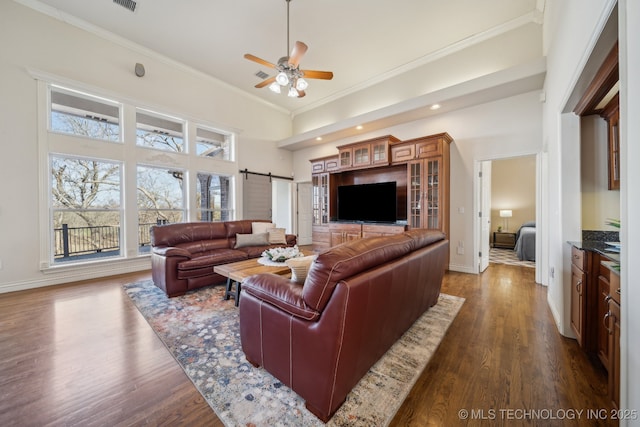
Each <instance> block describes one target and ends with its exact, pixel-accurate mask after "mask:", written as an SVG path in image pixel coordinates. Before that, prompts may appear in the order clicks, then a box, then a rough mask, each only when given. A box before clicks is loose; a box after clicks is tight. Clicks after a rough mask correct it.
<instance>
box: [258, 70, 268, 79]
mask: <svg viewBox="0 0 640 427" xmlns="http://www.w3.org/2000/svg"><path fill="white" fill-rule="evenodd" d="M256 77H258V78H260V79H263V80H264V79H266V78H267V77H269V74H267V73H265V72H264V71H258V72H257V73H256Z"/></svg>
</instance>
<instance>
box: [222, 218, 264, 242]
mask: <svg viewBox="0 0 640 427" xmlns="http://www.w3.org/2000/svg"><path fill="white" fill-rule="evenodd" d="M254 222H266V223H269V224H271V221H268V220H255V219H254V220H251V219H241V220H238V221H227V222H225V223H224V225H225V227H226V228H227V237H228V238H230V239H235V237H236V234H252V233H253V225H252V224H253V223H254Z"/></svg>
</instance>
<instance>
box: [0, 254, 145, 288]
mask: <svg viewBox="0 0 640 427" xmlns="http://www.w3.org/2000/svg"><path fill="white" fill-rule="evenodd" d="M150 268H151V262H150V260H149V257H143V258H136V259H132V260H120V261H114V262H108V263H95V264H92V265H83V266H75V267H71V266H68V267H67V266H65V267H64V268H60V269H56V268H49V269H47V270H46V271H43V277H41V278H38V279H31V280H24V281H20V282H13V283H6V284H0V294H2V293H7V292H15V291H24V290H27V289H34V288H43V287H46V286H53V285H61V284H64V283H71V282H77V281H80V280H89V279H96V278H100V277H108V276H116V275H119V274H126V273H135V272H138V271H144V270H150Z"/></svg>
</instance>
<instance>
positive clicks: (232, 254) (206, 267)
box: [178, 249, 248, 279]
mask: <svg viewBox="0 0 640 427" xmlns="http://www.w3.org/2000/svg"><path fill="white" fill-rule="evenodd" d="M247 258H248V257H247V254H246V253H245V252H242V251H236V250H233V249H218V250H215V251H211V252H209V253H206V254H204V255H201V256H199V257H196V258H193V259H190V260H186V261H182V262H179V263H178V278H180V279H186V278H190V277H199V276H203V275H207V274H208V275H211V274H213V267H214V266H216V265H220V264H228V263H230V262H236V261H242V260H245V259H247Z"/></svg>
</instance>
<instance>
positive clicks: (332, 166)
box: [324, 157, 340, 172]
mask: <svg viewBox="0 0 640 427" xmlns="http://www.w3.org/2000/svg"><path fill="white" fill-rule="evenodd" d="M338 169H340V164H338V157H335V158H332V159H327V160H325V162H324V170H325V171H327V172H331V171H337V170H338Z"/></svg>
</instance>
